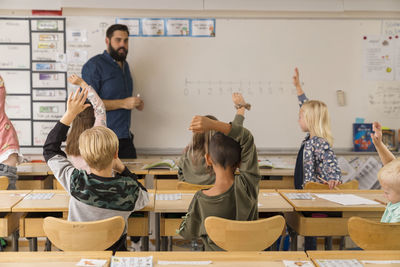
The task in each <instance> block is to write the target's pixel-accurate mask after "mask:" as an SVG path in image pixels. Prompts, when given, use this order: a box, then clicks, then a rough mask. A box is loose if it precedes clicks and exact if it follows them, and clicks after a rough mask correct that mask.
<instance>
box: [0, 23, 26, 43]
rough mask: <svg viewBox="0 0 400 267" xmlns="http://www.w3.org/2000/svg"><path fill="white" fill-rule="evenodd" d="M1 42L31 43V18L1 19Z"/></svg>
mask: <svg viewBox="0 0 400 267" xmlns="http://www.w3.org/2000/svg"><path fill="white" fill-rule="evenodd" d="M0 43H29V20H22V19H4V20H0Z"/></svg>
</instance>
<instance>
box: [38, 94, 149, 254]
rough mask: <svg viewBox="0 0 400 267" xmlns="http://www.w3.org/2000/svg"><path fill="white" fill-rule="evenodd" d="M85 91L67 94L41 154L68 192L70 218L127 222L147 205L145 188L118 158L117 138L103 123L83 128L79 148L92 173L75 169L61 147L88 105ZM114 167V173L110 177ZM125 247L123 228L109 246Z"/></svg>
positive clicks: (115, 249)
mask: <svg viewBox="0 0 400 267" xmlns="http://www.w3.org/2000/svg"><path fill="white" fill-rule="evenodd" d="M87 95H88V90H87V89H85V88H84V89H83V90H82V91H80V90H79V89H78V90H77V91H76V92H75V94H72V93H71V94H70V96H69V98H68V100H67V111H66V113H65V114H64V115H63V117H62V118H61V120H60V121H59V122H57V124H56V125H55V126H54V128H53V129H52V130H51V131H50V133H49V135H48V136H47V139H46V142H45V144H44V147H43V156H44V158H45V160H46V162H47V164H48V166H49V167H50V169H51V170H52V171H53V173H54V176H55V177H56V178H57V180H58V181H59V182H60V183H61V184H62V186H63V187H64V188H65V190H66V191H68V193H69V194H70V195H71V198H70V202H69V213H68V220H69V221H81V222H85V221H95V220H102V219H106V218H110V217H113V216H122V217H123V218H124V219H125V222H127V219H128V217H129V215H130V214H131V213H132V212H133V211H135V210H140V209H142V208H143V207H144V206H146V205H147V203H148V201H149V197H148V194H147V190H146V188H144V187H143V186H142V185H141V184H140V183H139V182H138V181H137V176H136V175H135V174H132V173H131V172H130V171H129V170H128V168H127V167H125V166H124V165H123V163H122V162H121V160H120V159H119V158H118V138H117V136H116V135H115V133H114V132H113V131H112V130H110V129H108V128H106V127H103V126H96V127H93V128H91V129H87V130H85V131H84V132H83V133H82V134H81V136H80V137H79V151H80V154H81V155H82V158H83V159H84V160H85V161H86V162H87V164H88V165H89V167H90V171H91V174H88V173H87V172H86V171H84V170H78V169H76V168H74V166H73V165H72V163H71V162H70V161H69V160H68V159H67V157H66V155H65V153H64V152H63V151H62V150H61V148H60V146H61V143H62V142H63V141H64V140H65V139H66V136H67V132H68V129H69V126H70V125H71V123H72V121H73V120H74V119H75V117H76V116H77V115H78V114H79V113H81V112H82V111H83V110H85V108H87V107H88V106H89V105H90V104H85V100H86V97H87ZM113 170H114V171H115V172H116V175H115V176H114V177H113V176H112V172H113ZM109 249H110V250H113V251H117V250H119V251H121V250H126V231H124V234H123V235H122V236H121V238H120V239H119V240H118V241H117V242H116V243H115V244H114V245H113V246H112V247H110V248H109Z"/></svg>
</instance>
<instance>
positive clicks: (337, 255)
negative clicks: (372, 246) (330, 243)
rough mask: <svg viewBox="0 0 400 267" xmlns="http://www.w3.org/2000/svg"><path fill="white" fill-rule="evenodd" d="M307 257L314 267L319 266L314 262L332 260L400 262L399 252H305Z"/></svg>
mask: <svg viewBox="0 0 400 267" xmlns="http://www.w3.org/2000/svg"><path fill="white" fill-rule="evenodd" d="M307 254H308V256H309V257H310V258H311V259H312V261H313V262H314V263H315V265H316V266H319V265H318V264H317V262H316V260H318V259H319V260H333V259H342V260H344V259H356V260H359V261H361V260H400V251H399V250H368V251H365V250H364V251H358V250H357V251H354V250H353V251H307ZM365 266H366V267H368V266H380V267H385V266H387V267H389V266H400V264H392V265H389V264H383V265H373V264H367V265H365Z"/></svg>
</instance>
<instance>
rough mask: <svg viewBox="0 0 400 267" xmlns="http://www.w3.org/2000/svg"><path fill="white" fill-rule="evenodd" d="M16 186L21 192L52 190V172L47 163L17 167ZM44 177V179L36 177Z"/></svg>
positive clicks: (24, 164) (26, 164)
mask: <svg viewBox="0 0 400 267" xmlns="http://www.w3.org/2000/svg"><path fill="white" fill-rule="evenodd" d="M17 175H18V176H19V179H18V180H17V183H16V186H17V188H18V189H20V190H24V189H27V190H31V189H50V188H51V186H52V177H53V176H52V172H51V171H50V168H49V167H48V166H47V164H46V163H22V164H20V165H18V166H17ZM37 176H43V179H34V177H37Z"/></svg>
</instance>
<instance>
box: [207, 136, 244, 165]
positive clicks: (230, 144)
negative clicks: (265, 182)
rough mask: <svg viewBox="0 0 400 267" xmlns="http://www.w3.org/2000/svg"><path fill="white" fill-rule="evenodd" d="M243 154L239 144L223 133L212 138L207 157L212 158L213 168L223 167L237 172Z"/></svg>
mask: <svg viewBox="0 0 400 267" xmlns="http://www.w3.org/2000/svg"><path fill="white" fill-rule="evenodd" d="M241 152H242V149H241V148H240V145H239V143H238V142H236V141H235V140H233V139H232V138H230V137H229V136H226V135H224V134H223V133H220V132H216V133H215V134H214V135H213V136H212V137H211V140H210V144H209V145H208V154H207V155H206V157H207V156H208V157H210V158H211V161H212V164H213V167H222V168H224V170H226V169H230V170H231V171H232V172H235V170H236V168H237V167H239V164H240V161H241Z"/></svg>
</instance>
